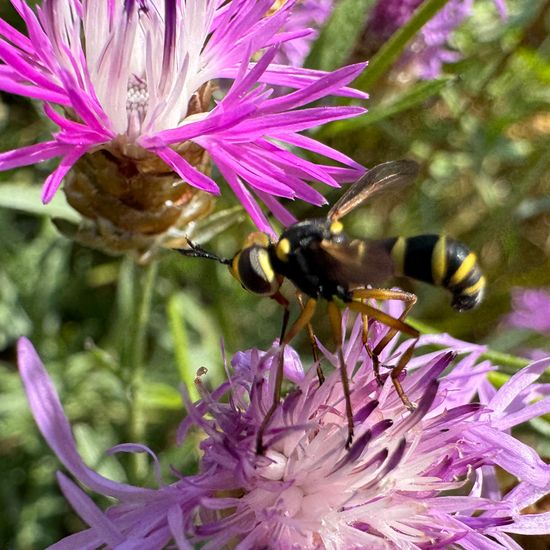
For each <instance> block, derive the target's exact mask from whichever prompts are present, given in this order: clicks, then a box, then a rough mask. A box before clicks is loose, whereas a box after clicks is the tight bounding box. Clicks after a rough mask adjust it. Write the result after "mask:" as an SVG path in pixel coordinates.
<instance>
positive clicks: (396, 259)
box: [391, 237, 407, 275]
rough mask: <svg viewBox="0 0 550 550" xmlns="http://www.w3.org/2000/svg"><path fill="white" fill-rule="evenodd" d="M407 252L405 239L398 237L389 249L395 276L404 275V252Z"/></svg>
mask: <svg viewBox="0 0 550 550" xmlns="http://www.w3.org/2000/svg"><path fill="white" fill-rule="evenodd" d="M406 250H407V239H405V237H399V238H398V239H397V241H395V244H394V245H393V247H392V249H391V257H392V260H393V264H394V272H395V274H396V275H404V273H403V268H404V266H405V252H406Z"/></svg>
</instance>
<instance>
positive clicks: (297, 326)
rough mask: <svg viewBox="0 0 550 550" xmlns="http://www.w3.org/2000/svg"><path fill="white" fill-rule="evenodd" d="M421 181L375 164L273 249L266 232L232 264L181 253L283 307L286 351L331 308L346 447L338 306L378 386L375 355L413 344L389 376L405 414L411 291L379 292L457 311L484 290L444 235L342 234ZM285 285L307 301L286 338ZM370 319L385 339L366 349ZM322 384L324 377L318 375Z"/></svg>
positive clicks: (408, 171)
mask: <svg viewBox="0 0 550 550" xmlns="http://www.w3.org/2000/svg"><path fill="white" fill-rule="evenodd" d="M417 175H418V165H417V163H416V162H414V161H411V160H397V161H390V162H385V163H383V164H379V165H377V166H375V167H374V168H372V169H371V170H370V171H368V172H367V173H366V174H365V175H364V176H363V177H362V178H361V179H359V180H358V181H357V182H355V183H354V184H352V185H351V186H350V187H349V188H348V189H347V190H346V191H345V192H344V194H343V195H342V196H341V198H340V199H339V200H338V201H337V202H336V203H335V204H334V205H333V206H332V208H331V209H330V210H329V212H328V215H327V216H326V217H324V218H312V219H306V220H303V221H300V222H297V223H295V224H293V225H291V226H289V227H287V228H286V229H285V230H284V231H283V232H282V234H281V236H280V237H279V239H278V241H276V242H272V241H271V240H270V238H269V236H268V235H267V234H265V233H260V232H255V233H251V234H250V235H249V236H248V237H247V238H246V240H245V242H244V244H243V247H242V248H241V250H239V251H238V252H237V253H236V254H235V255H234V256H233V258H231V259H226V258H220V257H218V256H216V255H215V254H212V253H210V252H207V251H206V250H204V249H203V248H201V247H200V246H198V245H195V244H193V243H191V242H188V244H189V248H188V249H181V250H179V252H181V253H182V254H184V255H186V256H193V257H202V258H208V259H213V260H216V261H218V262H220V263H223V264H226V265H228V266H229V269H230V271H231V273H232V274H233V276H234V277H235V278H236V279H237V280H238V281H239V282H240V283H241V285H242V286H243V287H244V288H245V289H246V290H248V291H250V292H252V293H254V294H258V295H262V296H269V297H271V298H274V299H275V300H277V301H278V302H279V303H281V304H282V305H283V306H284V307H285V317H284V320H283V328H282V331H281V339H280V342H281V343H282V345H285V344H288V343H289V342H290V341H291V340H292V339H293V338H294V336H296V334H298V333H299V332H300V331H301V330H302V329H304V328H306V327H307V328H308V329H309V331H310V337H311V332H312V329H311V325H310V321H311V319H312V317H313V314H314V312H315V308H316V305H317V302H318V300H319V299H321V298H323V299H325V300H326V301H327V302H328V313H329V319H330V324H331V328H332V332H333V336H334V339H335V342H336V345H337V353H338V356H339V358H340V373H341V378H342V386H343V390H344V395H345V403H346V416H347V422H348V437H347V441H346V447H348V448H349V446H350V445H351V443H352V440H353V411H352V406H351V397H350V392H349V381H348V374H347V371H346V368H345V367H344V360H343V356H342V351H341V346H340V342H341V341H342V338H341V314H340V309H339V307H338V306H337V305H336V304H335V301H334V300H335V299H339V300H341V301H342V302H344V303H345V304H346V305H347V306H348V307H349V308H350V309H352V310H354V311H357V312H359V313H360V314H361V315H362V316H363V321H364V323H363V327H364V328H363V343H364V345H365V348H366V350H367V352H368V353H369V355H370V356H371V358H372V360H373V366H374V373H375V376H376V379H377V380H378V382H379V383H382V379H381V376H380V372H379V368H380V362H379V359H378V357H379V355H380V353H381V352H382V351H383V349H384V348H385V347H386V346H387V344H388V343H389V342H390V341H391V339H392V338H393V337H394V336H395V335H396V334H397V333H398V332H401V333H405V334H408V335H409V336H412V337H413V340H412V343H411V345H410V346H409V347H408V348H407V350H406V351H405V352H404V353H403V354H402V355H401V357H400V358H399V360H398V362H397V364H396V365H395V366H394V367H393V368H392V369H391V371H390V372H391V374H390V376H391V379H392V382H393V384H394V386H395V389H396V391H397V393H398V395H399V397H400V398H401V400H402V401H403V403H404V405H405V406H406V407H408V408H409V409H412V408H414V407H413V405H412V403H411V402H410V401H409V399H408V397H407V395H406V394H405V392H404V390H403V388H402V386H401V383H400V380H399V375H400V374H401V373H402V372H403V369H404V368H405V366H406V365H407V363H408V361H409V360H410V358H411V357H412V353H413V350H414V347H415V345H416V343H417V341H418V337H419V333H418V331H417V330H416V329H414V328H413V327H412V326H410V325H409V324H407V323H406V322H405V318H406V317H407V314H408V313H409V311H410V310H411V308H412V307H413V305H414V304H415V302H416V296H415V295H414V294H412V293H409V292H404V291H401V290H394V289H391V290H390V289H384V288H379V285H380V284H382V283H384V281H387V280H388V279H390V278H391V277H392V276H394V275H400V276H406V277H410V278H413V279H418V280H420V281H424V282H427V283H431V284H433V285H437V286H441V287H443V288H445V289H447V290H449V291H450V292H451V294H452V304H451V305H452V306H453V308H455V309H456V310H459V311H462V310H467V309H471V308H473V307H476V306H477V305H478V304H479V303H480V301H481V300H482V297H483V293H484V290H485V284H486V283H485V277H484V276H483V274H482V272H481V269H480V267H479V264H478V261H477V257H476V255H475V253H474V252H472V251H470V249H469V248H468V247H467V246H466V245H464V244H462V243H460V242H458V241H456V240H454V239H451V238H449V237H446V236H444V235H417V236H414V237H394V238H389V239H379V240H374V239H352V238H350V237H348V236H347V235H346V233H345V232H344V227H343V224H342V222H341V221H340V220H341V218H343V217H344V216H346V214H348V213H349V212H351V211H352V210H353V209H354V208H356V207H357V206H358V205H360V204H362V203H364V202H365V201H366V200H367V199H371V198H372V197H374V196H375V195H377V194H379V193H381V192H384V193H391V192H393V193H398V192H399V191H401V189H402V188H403V187H405V186H406V185H408V184H410V183H411V182H412V181H414V179H415V178H416V176H417ZM285 278H287V279H289V280H290V281H292V283H293V284H294V285H295V286H296V287H297V289H298V290H299V291H300V292H301V293H303V294H304V295H306V296H307V297H308V300H307V302H306V303H305V304H302V302H300V303H301V304H302V311H301V313H300V315H299V317H298V318H297V319H296V321H295V322H294V324H293V325H292V326H291V327H290V329H288V331H287V323H288V317H289V308H288V301H287V300H286V299H285V298H284V297H283V296H282V295H281V293H280V287H281V284H282V282H283V280H284V279H285ZM369 300H381V301H384V300H400V301H402V302H403V303H404V309H403V312H402V313H401V315H400V316H399V317H398V318H394V317H392V316H390V315H388V314H387V313H385V312H383V311H381V310H379V309H377V308H375V307H373V306H371V305H369V303H368V301H369ZM368 319H375V320H377V321H379V322H381V323H383V324H384V325H386V326H387V327H389V331H388V333H387V334H386V335H385V336H384V337H383V338H382V339H381V340H380V341H379V342H378V343H377V344H376V346H375V347H374V348H373V349H371V347H370V345H369V343H368V340H367V330H368ZM318 373H319V380H320V382H321V383H322V380H323V377H322V372H320V370H318ZM282 378H283V365H282V361H281V362H280V365H279V368H278V372H277V378H276V390H275V394H274V399H273V404H272V406H271V407H270V409H269V410H268V411H267V413H266V416H265V418H264V421H263V423H262V425H261V426H260V429H259V431H258V434H257V451H258V453H260V454H261V453H262V452H263V436H264V432H265V430H266V428H267V426H268V423H269V421H270V419H271V417H272V415H273V413H274V412H275V410H276V408H277V406H278V404H279V401H280V397H281V385H282Z"/></svg>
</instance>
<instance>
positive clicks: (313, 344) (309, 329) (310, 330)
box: [296, 292, 325, 385]
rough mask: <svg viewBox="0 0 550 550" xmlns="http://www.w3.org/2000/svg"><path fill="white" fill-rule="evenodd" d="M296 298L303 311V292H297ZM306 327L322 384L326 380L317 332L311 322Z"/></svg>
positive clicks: (318, 376)
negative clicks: (316, 336) (316, 338)
mask: <svg viewBox="0 0 550 550" xmlns="http://www.w3.org/2000/svg"><path fill="white" fill-rule="evenodd" d="M296 298H297V300H298V303H299V304H300V307H301V308H302V311H304V308H305V306H304V299H303V297H302V294H301V293H300V292H297V293H296ZM306 328H307V335H308V337H309V341H310V344H311V352H312V354H313V362H314V363H315V364H316V365H317V378H318V379H319V385H321V384H322V383H323V382H324V381H325V375H324V373H323V371H322V369H321V361H320V356H319V348H318V347H317V342H316V341H315V333H314V332H313V327H312V325H311V323H308V324H307V327H306Z"/></svg>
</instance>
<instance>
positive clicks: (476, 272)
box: [385, 235, 485, 311]
mask: <svg viewBox="0 0 550 550" xmlns="http://www.w3.org/2000/svg"><path fill="white" fill-rule="evenodd" d="M385 244H386V246H387V248H388V250H389V251H390V253H391V255H392V258H393V262H394V270H395V274H396V275H405V276H407V277H412V278H413V279H418V280H420V281H424V282H426V283H431V284H433V285H437V286H442V287H443V288H446V289H447V290H449V291H450V292H451V293H452V295H453V301H452V304H451V305H452V306H453V308H455V309H457V310H459V311H461V310H465V309H472V308H474V307H476V306H477V305H478V304H479V303H480V302H481V300H482V298H483V293H484V290H485V277H484V276H483V273H482V272H481V268H480V266H479V263H478V261H477V256H476V255H475V253H474V252H472V251H471V250H470V249H469V248H468V247H467V246H466V245H465V244H463V243H461V242H459V241H455V240H454V239H451V238H449V237H446V236H445V235H417V236H415V237H397V238H394V239H388V240H387V241H386V243H385Z"/></svg>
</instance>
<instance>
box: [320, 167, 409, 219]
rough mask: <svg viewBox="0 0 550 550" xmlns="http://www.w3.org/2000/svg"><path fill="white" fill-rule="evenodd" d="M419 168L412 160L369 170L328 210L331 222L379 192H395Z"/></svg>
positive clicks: (407, 182)
mask: <svg viewBox="0 0 550 550" xmlns="http://www.w3.org/2000/svg"><path fill="white" fill-rule="evenodd" d="M418 171H419V167H418V164H417V163H416V162H415V161H414V160H392V161H390V162H384V163H383V164H378V165H377V166H375V167H374V168H371V169H370V170H369V171H368V172H367V173H366V174H365V175H364V176H363V177H362V178H361V179H359V180H357V181H356V182H355V183H354V184H352V185H351V187H349V188H348V189H347V191H346V192H345V193H344V194H343V195H342V196H341V197H340V198H339V199H338V201H336V203H335V204H334V206H333V207H332V208H331V209H330V210H329V213H328V217H329V219H331V220H332V221H336V220H338V219H339V218H342V217H343V216H345V215H346V214H348V213H349V212H351V210H353V209H354V208H355V207H356V206H358V205H359V204H361V203H362V202H364V201H366V200H367V199H369V198H371V197H372V196H373V195H376V194H378V193H380V192H386V191H392V192H395V191H397V190H398V189H401V188H403V187H405V186H407V185H409V184H410V183H412V182H413V181H414V180H415V179H416V177H417V176H418Z"/></svg>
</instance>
